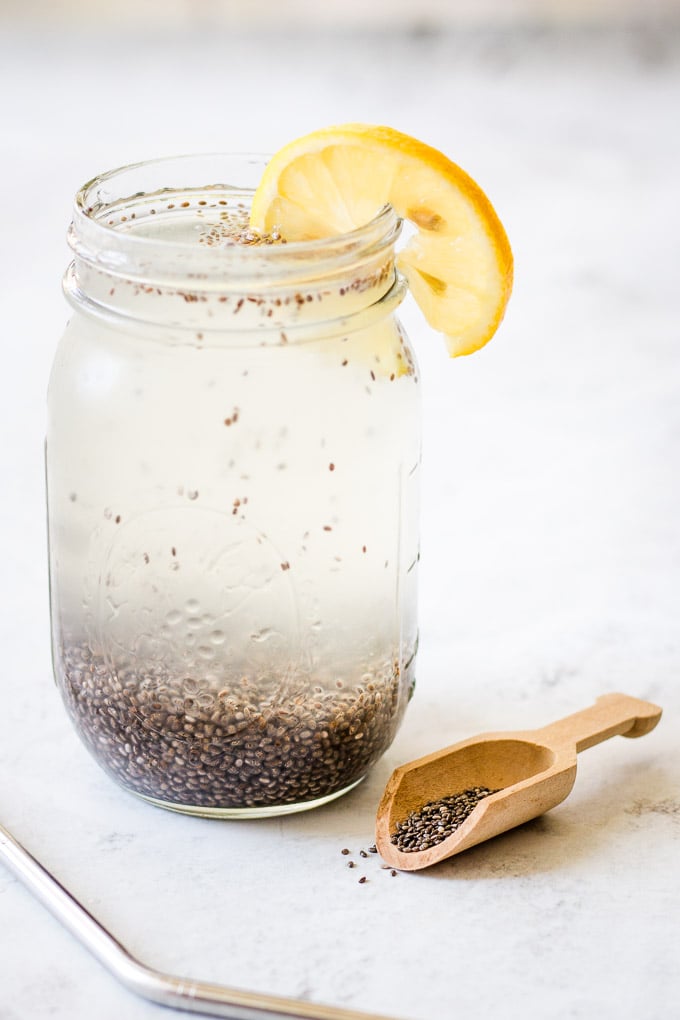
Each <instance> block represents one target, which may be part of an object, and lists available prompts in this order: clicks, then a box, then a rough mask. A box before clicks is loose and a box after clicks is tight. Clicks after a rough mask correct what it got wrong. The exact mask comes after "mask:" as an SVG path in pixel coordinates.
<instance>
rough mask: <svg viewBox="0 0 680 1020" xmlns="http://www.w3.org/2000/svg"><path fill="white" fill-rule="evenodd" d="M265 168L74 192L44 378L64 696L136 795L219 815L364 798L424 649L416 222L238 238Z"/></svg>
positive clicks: (82, 729) (123, 175) (138, 179)
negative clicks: (405, 305)
mask: <svg viewBox="0 0 680 1020" xmlns="http://www.w3.org/2000/svg"><path fill="white" fill-rule="evenodd" d="M264 164H265V160H264V159H262V158H256V157H244V156H241V157H236V156H224V157H219V156H210V157H184V158H180V159H174V160H159V161H156V162H151V163H145V164H140V165H137V166H131V167H127V168H123V169H121V170H116V171H114V172H111V173H108V174H104V175H103V176H101V177H98V178H96V179H95V180H93V181H91V182H89V183H88V184H86V185H85V186H84V187H83V188H82V189H81V191H80V192H79V193H78V195H77V197H76V203H75V209H74V215H73V223H72V225H71V229H70V232H69V241H70V244H71V247H72V249H73V251H74V256H75V257H74V261H73V262H72V264H71V265H70V267H69V269H68V270H67V273H66V277H65V291H66V295H67V297H68V299H69V301H70V303H71V305H72V306H73V315H72V318H71V320H70V322H69V324H68V327H67V329H66V333H65V336H64V337H63V339H62V341H61V343H60V345H59V348H58V350H57V354H56V358H55V363H54V367H53V371H52V375H51V380H50V386H49V412H48V434H47V490H48V517H49V545H50V586H51V619H52V633H53V657H54V668H55V676H56V680H57V684H58V686H59V688H60V690H61V693H62V696H63V699H64V701H65V703H66V706H67V708H68V711H69V713H70V716H71V718H72V720H73V722H74V724H75V726H76V729H77V731H78V733H79V734H80V737H81V738H82V739H83V741H84V742H85V744H86V746H87V747H88V749H89V750H90V752H91V753H92V754H93V755H94V757H95V758H96V759H97V761H98V762H99V763H100V764H101V765H102V766H103V767H104V769H106V771H107V772H108V773H109V774H110V775H111V776H112V777H113V778H114V779H116V780H117V781H118V782H119V783H120V784H122V785H123V786H124V787H125V788H126V789H128V790H130V791H132V792H133V793H136V794H138V795H139V796H141V797H143V798H146V799H147V800H150V801H152V802H153V803H155V804H157V805H160V806H163V807H166V808H171V809H174V810H178V811H184V812H187V813H191V814H200V815H208V816H210V815H214V816H218V817H230V816H238V817H244V816H256V815H270V814H279V813H284V812H289V811H295V810H301V809H304V808H309V807H314V806H316V805H319V804H322V803H324V802H326V801H328V800H329V799H331V798H333V797H336V796H339V795H340V794H342V793H343V792H345V791H347V790H349V789H351V788H352V787H353V786H354V785H355V784H356V783H357V782H359V781H360V780H361V779H362V778H363V777H364V776H365V774H366V772H367V770H368V769H369V768H370V766H371V765H372V764H373V763H374V762H375V761H376V760H377V759H378V758H379V757H380V755H382V754H383V752H384V751H385V750H386V748H387V747H388V746H389V745H390V743H391V741H392V740H393V738H394V735H395V732H396V730H397V727H398V726H399V723H400V721H401V718H402V716H403V713H404V709H405V707H406V704H407V702H408V700H409V697H410V695H411V693H412V689H413V684H414V679H413V670H414V658H415V652H416V644H417V624H416V570H417V561H418V522H417V490H418V475H419V462H420V408H419V387H418V377H417V372H416V368H415V362H414V359H413V354H412V352H411V349H410V347H409V345H408V341H407V339H406V336H405V334H404V332H403V330H402V328H401V327H400V325H399V323H398V321H397V319H396V317H395V311H396V308H397V306H398V305H399V302H400V301H401V300H402V297H403V294H404V283H403V281H402V279H401V278H400V277H399V276H398V275H397V274H396V273H395V268H394V242H395V239H396V238H397V236H398V233H399V228H400V224H399V222H398V220H397V219H396V217H395V214H394V213H393V211H392V210H391V209H390V208H389V207H386V208H384V209H383V210H382V211H381V212H380V213H379V214H378V215H377V216H376V217H375V219H374V220H373V221H372V222H371V223H368V224H367V225H366V226H364V227H361V228H359V229H357V230H355V231H353V232H351V233H348V234H345V235H343V236H338V237H332V238H328V239H324V240H317V241H312V242H295V243H289V244H286V243H282V242H281V241H278V240H277V238H276V237H274V238H272V237H268V238H264V239H262V238H259V239H258V238H257V237H253V235H251V234H250V233H248V231H247V230H246V231H245V233H243V232H241V233H240V234H239V231H243V227H244V224H245V223H246V222H247V220H246V219H244V217H247V209H248V204H249V199H250V196H251V194H252V189H253V187H254V186H255V184H256V183H257V181H258V180H259V177H260V175H261V173H262V170H263V167H264ZM224 181H226V182H230V183H219V182H224ZM250 242H252V243H250Z"/></svg>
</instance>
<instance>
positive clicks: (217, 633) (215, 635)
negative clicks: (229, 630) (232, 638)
mask: <svg viewBox="0 0 680 1020" xmlns="http://www.w3.org/2000/svg"><path fill="white" fill-rule="evenodd" d="M210 640H211V641H212V643H213V644H214V645H223V644H224V640H225V636H224V631H221V630H214V631H213V632H212V633H211V635H210Z"/></svg>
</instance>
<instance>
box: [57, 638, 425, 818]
mask: <svg viewBox="0 0 680 1020" xmlns="http://www.w3.org/2000/svg"><path fill="white" fill-rule="evenodd" d="M58 673H59V674H60V676H61V678H62V682H61V688H62V692H63V695H64V699H65V701H66V704H67V707H68V709H69V712H70V714H71V716H72V717H73V720H74V722H75V723H76V726H77V729H78V731H79V733H80V735H81V737H82V739H83V741H84V742H85V744H86V746H87V747H88V748H89V749H90V750H91V752H92V753H93V754H94V756H95V758H96V759H97V760H98V761H99V762H100V764H101V765H102V766H103V767H104V768H105V769H106V770H107V771H108V772H109V773H110V774H111V775H112V776H113V777H114V778H115V779H116V780H117V781H118V782H120V783H121V784H122V785H123V786H125V787H126V788H127V789H129V790H132V791H133V792H135V793H137V794H140V795H142V796H144V797H148V798H151V799H152V800H155V801H161V802H163V803H165V804H168V805H177V806H178V807H179V808H182V807H186V806H190V807H193V808H209V809H210V808H212V809H214V808H218V809H219V808H240V807H246V808H258V807H261V808H266V807H276V806H282V805H286V804H300V803H303V802H305V801H316V800H319V799H322V798H324V797H329V796H332V795H333V794H334V793H336V792H340V791H342V790H344V789H346V788H348V787H349V786H351V785H352V784H353V783H354V782H357V781H358V780H359V779H361V778H362V777H363V775H364V774H365V773H366V771H367V770H368V768H369V767H370V766H371V765H372V764H373V763H374V762H375V761H376V760H377V759H378V758H379V757H380V755H381V754H382V753H383V752H384V751H385V749H386V748H387V747H388V746H389V744H390V743H391V741H392V739H393V736H394V732H395V730H396V728H397V726H398V724H399V721H400V716H401V710H400V709H399V707H398V703H399V698H400V693H401V689H402V682H401V679H400V671H399V669H398V668H397V667H396V666H395V665H390V666H389V667H385V669H384V670H383V671H382V672H374V673H373V674H372V675H371V676H370V683H368V682H367V678H366V675H365V674H364V675H362V677H361V680H362V682H361V683H357V684H350V683H349V682H348V681H345V683H344V684H343V687H342V689H338V688H336V687H334V688H333V690H332V691H328V690H324V689H323V688H321V687H320V686H318V685H316V684H315V682H314V680H313V678H310V677H306V676H304V675H300V676H298V677H297V678H293V679H287V680H286V681H285V683H282V682H281V680H280V679H277V678H276V677H275V676H274V675H272V676H270V677H268V676H261V675H258V676H254V677H252V678H251V677H248V676H244V675H242V674H238V675H234V677H233V678H232V680H231V681H225V680H224V679H222V680H221V681H220V685H219V686H216V685H213V686H212V687H211V686H210V685H209V684H208V683H206V682H202V681H200V680H198V679H196V678H194V677H190V676H177V675H173V674H172V673H171V672H170V671H169V670H168V669H167V667H166V666H164V665H161V664H159V663H153V664H151V663H150V664H148V667H147V668H146V669H143V668H141V667H140V665H139V663H138V662H137V663H136V664H135V665H132V664H131V663H130V662H129V661H126V660H125V658H124V657H123V656H121V657H120V659H119V660H117V661H115V662H112V661H111V660H110V658H104V656H102V655H97V654H95V653H93V651H92V649H91V648H90V647H89V645H88V644H87V643H84V642H76V643H69V644H68V645H66V646H64V647H62V649H61V662H60V663H59V664H58ZM402 701H403V702H405V698H404V699H402Z"/></svg>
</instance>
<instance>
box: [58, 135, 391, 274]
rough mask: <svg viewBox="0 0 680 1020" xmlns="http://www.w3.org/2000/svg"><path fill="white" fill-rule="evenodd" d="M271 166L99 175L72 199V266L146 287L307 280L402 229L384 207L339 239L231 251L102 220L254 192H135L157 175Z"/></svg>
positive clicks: (175, 162) (231, 159)
mask: <svg viewBox="0 0 680 1020" xmlns="http://www.w3.org/2000/svg"><path fill="white" fill-rule="evenodd" d="M270 158H271V157H270V156H269V155H266V154H260V153H220V152H212V153H197V154H192V155H183V156H169V157H160V158H157V159H151V160H143V161H139V162H136V163H129V164H126V165H123V166H120V167H117V168H115V169H113V170H108V171H105V172H104V173H101V174H98V175H96V176H95V177H93V178H91V179H90V180H89V181H87V182H86V183H85V184H83V185H82V186H81V187H80V188H79V189H78V191H77V192H76V195H75V200H74V206H73V219H72V223H71V226H70V229H69V235H68V240H69V244H70V246H71V248H72V249H73V251H74V253H75V255H76V258H77V259H82V260H84V261H85V262H88V263H90V264H92V265H95V266H98V267H100V268H102V269H104V270H106V271H110V272H114V273H116V274H117V275H121V276H127V277H129V278H132V279H146V278H148V277H149V275H151V277H152V278H154V279H159V280H160V279H163V278H164V277H165V276H166V275H168V274H169V275H171V276H173V277H175V276H176V275H177V271H178V269H179V271H180V272H182V271H183V270H188V269H189V268H190V269H191V270H192V271H193V272H200V277H201V279H203V280H205V281H206V282H207V281H209V280H210V279H211V278H220V279H224V276H225V273H228V274H229V276H230V277H236V278H238V279H243V278H247V277H251V278H253V277H254V278H262V277H263V276H265V275H269V274H271V275H273V276H275V277H277V278H279V279H282V278H287V277H288V276H298V275H300V272H301V268H302V266H303V265H304V264H307V265H308V266H309V268H310V269H311V268H312V265H313V272H314V275H317V273H319V274H323V273H324V272H325V271H331V270H334V271H337V270H338V269H339V268H341V267H342V266H343V265H351V264H352V263H353V262H356V261H357V260H363V258H365V257H367V256H370V255H374V254H377V253H378V252H379V251H380V250H382V249H387V248H389V247H391V246H392V245H393V244H394V242H395V241H396V239H397V238H398V236H399V233H400V231H401V225H402V223H401V220H400V218H399V217H398V216H397V214H396V212H395V211H394V209H393V208H392V206H391V205H384V206H382V208H381V209H379V210H378V211H377V213H376V214H375V216H374V217H373V218H372V219H371V220H369V221H368V222H367V223H365V224H362V225H361V226H359V227H356V228H354V229H352V230H350V231H347V232H344V233H339V234H334V235H330V236H328V237H322V238H316V239H314V240H306V241H287V243H285V244H259V245H258V244H254V245H247V244H244V245H241V244H235V245H233V246H228V247H219V248H210V247H200V246H199V245H197V244H196V243H195V242H193V241H178V240H172V241H169V240H167V239H164V238H157V237H144V236H140V235H138V234H135V233H132V232H130V231H129V230H127V229H125V230H121V229H119V226H120V225H119V224H118V225H111V224H110V223H107V222H105V221H104V220H103V219H102V217H103V215H105V214H106V211H107V210H111V209H112V208H113V207H114V205H115V204H120V203H124V202H126V201H129V202H132V201H134V200H139V199H143V198H144V197H147V196H148V197H155V196H156V195H158V197H159V200H162V199H163V197H167V196H168V195H170V194H173V193H181V192H183V191H184V192H186V191H189V190H204V191H209V190H215V191H216V192H219V191H220V189H222V190H223V191H225V192H226V191H229V192H230V193H231V194H232V195H243V196H244V197H246V198H249V197H251V196H252V194H254V191H255V188H254V187H253V186H252V184H251V185H246V184H244V185H242V186H241V185H238V186H235V185H233V184H231V183H229V182H227V181H224V180H221V181H216V180H208V181H201V180H200V177H199V178H198V181H192V183H187V182H186V180H184V183H182V184H181V185H180V184H177V185H173V184H172V183H170V184H168V183H167V182H166V183H165V184H163V185H158V186H157V187H156V189H155V190H149V191H147V190H145V188H140V187H139V184H140V182H141V181H142V180H144V179H148V180H153V178H154V175H156V174H158V176H159V180H160V179H161V177H160V175H161V174H162V172H163V171H164V170H167V171H168V173H171V168H175V172H177V173H178V172H179V171H183V172H184V173H190V172H191V167H192V166H195V168H196V169H195V173H198V172H199V171H200V169H201V168H205V171H206V172H207V168H208V166H209V165H211V164H213V163H214V165H215V167H216V168H217V167H218V166H219V165H220V164H224V167H225V170H227V169H228V168H229V167H231V168H232V172H233V168H234V167H236V166H237V165H241V166H242V167H244V168H248V169H249V170H250V171H251V172H252V171H254V169H255V168H256V167H260V168H261V170H264V167H265V166H266V164H267V162H268V160H269V159H270ZM209 176H214V174H212V175H209ZM128 179H129V180H130V185H129V191H128V193H124V194H120V195H116V196H115V197H114V196H113V194H112V190H111V185H112V184H113V183H114V182H116V183H120V182H124V181H126V180H128ZM135 181H137V188H136V190H134V189H135V184H134V182H135Z"/></svg>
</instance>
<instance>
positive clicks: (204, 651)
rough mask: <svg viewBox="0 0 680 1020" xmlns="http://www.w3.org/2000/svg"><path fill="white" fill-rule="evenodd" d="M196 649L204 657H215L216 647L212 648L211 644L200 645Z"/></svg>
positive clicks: (208, 658)
mask: <svg viewBox="0 0 680 1020" xmlns="http://www.w3.org/2000/svg"><path fill="white" fill-rule="evenodd" d="M196 651H197V653H198V654H199V655H200V657H201V658H202V659H207V660H208V661H209V660H210V659H214V658H215V649H214V648H211V647H210V645H199V646H198V648H197V649H196Z"/></svg>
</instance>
